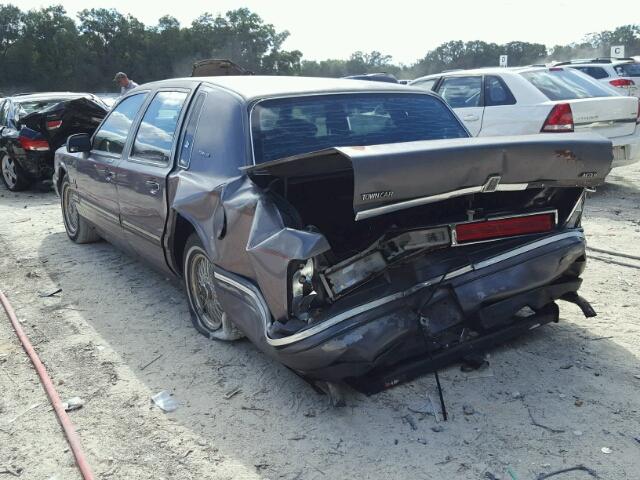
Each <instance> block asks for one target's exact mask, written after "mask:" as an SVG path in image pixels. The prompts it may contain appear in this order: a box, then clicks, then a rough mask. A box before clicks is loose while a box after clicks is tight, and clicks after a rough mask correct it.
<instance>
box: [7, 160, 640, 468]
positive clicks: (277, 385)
mask: <svg viewBox="0 0 640 480" xmlns="http://www.w3.org/2000/svg"><path fill="white" fill-rule="evenodd" d="M583 223H584V226H585V229H586V232H587V236H588V240H589V245H590V247H595V248H602V249H609V250H615V251H618V252H625V253H629V254H635V255H640V165H636V166H632V167H626V168H623V169H619V170H615V171H614V172H613V174H612V175H611V177H610V180H609V183H608V184H607V185H605V186H604V187H601V188H599V189H598V191H597V192H596V193H595V194H591V195H590V200H589V203H588V209H587V214H586V218H585V220H584V222H583ZM590 253H592V256H591V260H590V262H589V265H588V267H587V271H586V272H585V275H584V278H585V283H584V286H583V289H582V294H583V295H584V296H585V297H586V298H587V299H589V300H590V301H591V302H592V304H593V305H594V307H595V308H596V310H597V311H598V316H597V317H596V318H593V319H585V318H584V317H583V316H582V314H581V313H580V311H579V310H578V309H577V307H575V306H574V305H570V304H566V303H562V304H561V321H560V323H559V324H557V325H555V324H554V325H549V326H545V327H544V328H541V329H539V330H536V331H534V332H532V333H531V334H530V335H529V336H528V337H526V338H522V339H519V340H517V341H515V342H511V343H509V344H507V345H505V346H503V347H501V348H499V349H496V350H494V351H492V352H491V354H490V358H489V361H490V366H489V367H488V368H487V369H485V370H481V371H475V372H470V373H463V372H461V371H460V368H459V366H457V365H456V366H452V367H450V368H449V369H447V370H445V371H443V372H442V374H441V380H442V386H443V389H444V395H445V400H446V403H447V406H448V409H449V413H450V416H451V418H450V420H449V421H448V422H446V423H444V422H442V421H440V422H437V421H436V419H435V418H434V416H433V415H430V414H428V413H424V412H428V408H427V405H428V401H427V398H428V397H429V396H430V397H431V398H433V400H434V401H436V399H437V390H436V386H435V381H434V379H433V377H432V376H426V377H423V378H420V379H419V380H416V381H414V382H411V383H409V384H407V385H402V386H399V387H397V388H394V389H392V390H389V391H386V392H383V393H381V394H378V395H376V396H372V397H366V396H364V395H360V394H357V393H351V394H350V395H349V396H348V399H347V407H345V408H341V409H335V408H332V407H330V406H329V405H328V403H327V398H326V397H323V396H320V395H318V394H316V393H315V392H314V391H313V390H311V389H310V387H309V386H308V385H307V384H306V383H305V382H304V381H302V380H301V379H299V378H297V377H296V376H295V375H294V374H292V373H291V372H289V371H288V370H287V369H285V368H283V367H282V366H280V365H278V364H277V363H275V362H274V361H271V360H269V359H268V358H267V357H266V356H265V355H263V354H261V353H260V352H258V351H257V350H256V349H255V348H254V347H253V346H252V345H251V344H250V343H248V342H246V341H244V342H240V343H237V344H233V345H228V344H222V343H217V342H215V341H208V340H206V339H205V338H204V337H202V336H200V335H198V334H197V333H196V332H195V330H194V329H193V328H192V327H191V324H190V319H189V314H188V310H187V302H186V297H185V295H184V293H183V291H182V290H181V288H180V287H179V286H176V285H175V284H174V283H173V282H170V281H168V280H167V279H165V278H163V277H162V276H160V275H158V274H156V273H155V272H154V271H152V270H150V269H149V268H147V267H146V266H145V265H143V264H141V263H139V262H138V261H136V259H134V258H131V257H128V256H125V255H123V254H122V253H120V252H119V251H118V250H116V249H115V248H114V247H112V246H111V245H109V244H107V243H104V242H102V243H97V244H91V245H75V244H73V243H71V242H70V241H68V239H67V237H66V234H65V232H64V228H63V225H62V221H61V216H60V208H59V204H58V199H57V197H56V196H55V194H54V193H53V192H47V193H34V192H26V193H20V194H14V193H11V192H8V191H7V190H5V189H2V188H0V289H2V291H3V292H4V293H5V294H6V295H7V296H8V297H9V299H10V301H11V302H12V304H13V306H14V308H15V309H16V312H17V314H18V317H19V318H20V319H21V321H22V323H23V325H24V328H25V330H26V331H27V333H28V335H29V336H30V338H31V340H32V342H33V344H34V345H35V348H36V350H37V351H38V353H39V354H40V356H41V358H42V360H43V361H44V362H45V364H46V366H47V368H48V371H49V374H50V375H51V377H52V378H53V379H54V382H55V384H56V385H57V388H58V390H59V392H60V395H61V396H62V397H63V399H67V398H70V397H74V396H80V397H81V398H82V399H84V401H85V405H84V407H83V408H82V409H80V410H77V411H74V412H71V413H70V416H71V418H72V420H73V421H74V422H75V425H76V427H77V429H78V431H79V435H80V437H81V439H82V443H83V446H84V449H85V451H86V453H87V455H88V458H89V461H90V463H91V465H92V466H93V469H94V471H95V473H96V477H97V478H100V479H136V480H144V479H154V480H160V479H237V478H241V479H267V478H268V479H271V480H275V479H288V480H294V479H342V478H357V479H360V478H381V479H382V478H383V479H396V478H397V479H413V478H416V479H417V478H423V479H487V478H489V479H491V478H494V477H495V478H499V479H509V480H512V479H517V480H525V479H526V480H533V479H536V478H537V476H538V475H540V474H542V473H549V472H552V471H554V470H558V469H563V468H567V467H573V466H576V465H580V464H582V465H585V466H586V467H588V468H590V469H592V470H594V471H595V472H597V474H598V475H599V478H602V479H615V480H621V479H638V478H640V473H639V472H640V438H639V437H640V395H639V389H640V362H639V360H640V319H639V316H638V311H639V310H640V295H639V293H638V287H639V286H640V261H635V260H632V259H625V258H621V257H614V256H611V255H607V254H603V253H596V252H590ZM57 288H61V289H62V292H61V293H60V294H57V295H55V296H53V297H50V298H41V297H40V296H39V293H42V292H52V291H54V290H56V289H57ZM238 388H239V391H237V393H236V394H235V395H232V393H233V392H234V391H236V390H237V389H238ZM161 390H168V391H170V392H172V393H173V394H174V396H175V398H176V399H177V401H178V402H179V408H178V409H177V410H176V411H175V412H172V413H163V412H162V411H160V410H159V409H158V408H157V407H154V406H152V404H151V402H150V396H151V395H152V394H154V393H157V392H159V391H161ZM465 406H466V408H465ZM463 409H466V411H467V413H470V414H465V413H464V412H463ZM421 412H422V413H421ZM534 424H538V426H536V425H534ZM434 430H435V431H434ZM438 430H441V431H438ZM605 447H606V448H605ZM603 448H605V452H609V453H605V452H603V450H602V449H603ZM608 449H610V450H608ZM18 475H19V478H20V479H24V480H31V479H42V480H54V479H55V480H68V479H76V478H80V477H79V474H78V473H77V471H76V469H75V467H74V463H73V459H72V456H71V453H70V451H69V449H68V446H67V444H66V442H65V440H64V437H63V434H62V432H61V429H60V427H59V426H58V423H57V422H56V419H55V415H54V413H53V411H52V409H51V407H50V405H49V403H48V401H47V398H46V396H45V394H44V391H43V389H42V388H41V386H40V383H39V381H38V378H37V376H36V374H35V371H34V370H33V368H32V367H31V364H30V362H29V360H28V359H27V357H26V355H25V354H24V352H23V351H22V349H21V347H20V346H19V344H18V342H17V340H16V338H15V335H14V333H13V330H12V329H11V326H10V323H9V321H8V318H6V316H5V315H4V312H2V311H1V310H0V480H3V479H5V478H14V476H18ZM492 475H493V476H492ZM555 478H558V479H562V480H571V479H586V478H591V476H590V475H589V474H588V473H586V472H584V471H582V472H580V471H578V472H573V473H567V474H562V475H558V476H557V477H554V479H555Z"/></svg>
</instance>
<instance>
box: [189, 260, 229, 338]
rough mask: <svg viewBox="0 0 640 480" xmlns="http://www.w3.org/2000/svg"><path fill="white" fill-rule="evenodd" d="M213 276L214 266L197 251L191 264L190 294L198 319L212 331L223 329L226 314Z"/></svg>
mask: <svg viewBox="0 0 640 480" xmlns="http://www.w3.org/2000/svg"><path fill="white" fill-rule="evenodd" d="M213 275H214V274H213V264H212V263H211V262H210V261H209V259H208V258H207V256H206V255H205V254H204V253H203V252H201V251H199V250H198V251H196V252H195V253H194V254H193V257H192V258H191V261H190V262H189V283H188V286H189V290H190V292H189V293H190V296H191V299H192V302H193V308H194V309H195V311H196V314H197V316H198V319H199V320H200V322H201V323H202V326H203V327H205V328H206V329H208V330H210V331H216V330H219V329H220V328H221V327H222V316H223V314H224V310H223V309H222V306H221V305H220V302H219V301H218V296H217V294H216V289H215V285H214V276H213Z"/></svg>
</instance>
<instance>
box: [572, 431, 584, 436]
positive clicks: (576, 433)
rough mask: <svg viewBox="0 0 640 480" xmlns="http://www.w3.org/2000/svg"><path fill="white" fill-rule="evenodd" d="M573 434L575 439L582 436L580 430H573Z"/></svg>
mask: <svg viewBox="0 0 640 480" xmlns="http://www.w3.org/2000/svg"><path fill="white" fill-rule="evenodd" d="M573 434H574V435H575V436H576V437H581V436H582V430H574V431H573Z"/></svg>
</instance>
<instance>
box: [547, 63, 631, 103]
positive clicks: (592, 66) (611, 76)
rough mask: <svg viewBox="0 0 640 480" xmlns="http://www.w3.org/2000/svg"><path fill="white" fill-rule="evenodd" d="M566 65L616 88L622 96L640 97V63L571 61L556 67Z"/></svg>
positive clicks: (558, 64)
mask: <svg viewBox="0 0 640 480" xmlns="http://www.w3.org/2000/svg"><path fill="white" fill-rule="evenodd" d="M564 65H566V66H567V67H570V68H575V69H576V70H580V71H581V72H582V73H586V74H587V75H589V76H590V77H592V78H595V79H596V80H598V81H599V82H601V83H604V84H605V85H607V86H610V87H613V88H615V89H616V91H618V92H619V93H621V94H622V95H631V96H635V97H640V62H638V61H635V60H634V59H633V58H625V59H616V58H594V59H590V60H588V59H587V60H571V61H570V62H559V63H556V64H555V65H554V66H564Z"/></svg>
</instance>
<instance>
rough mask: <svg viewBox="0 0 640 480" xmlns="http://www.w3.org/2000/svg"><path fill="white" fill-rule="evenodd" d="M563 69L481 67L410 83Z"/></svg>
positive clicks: (428, 76)
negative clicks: (444, 77) (444, 78)
mask: <svg viewBox="0 0 640 480" xmlns="http://www.w3.org/2000/svg"><path fill="white" fill-rule="evenodd" d="M564 67H569V65H561V66H558V67H554V66H548V67H547V66H544V67H543V66H540V65H526V66H521V67H483V68H472V69H469V70H450V71H448V72H441V73H432V74H430V75H425V76H424V77H420V78H416V79H415V80H413V81H412V82H411V83H414V82H417V81H419V80H427V79H431V78H438V77H442V76H445V75H446V76H447V77H458V76H463V77H464V76H467V75H517V74H520V73H524V72H535V71H544V70H549V69H550V68H564Z"/></svg>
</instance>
